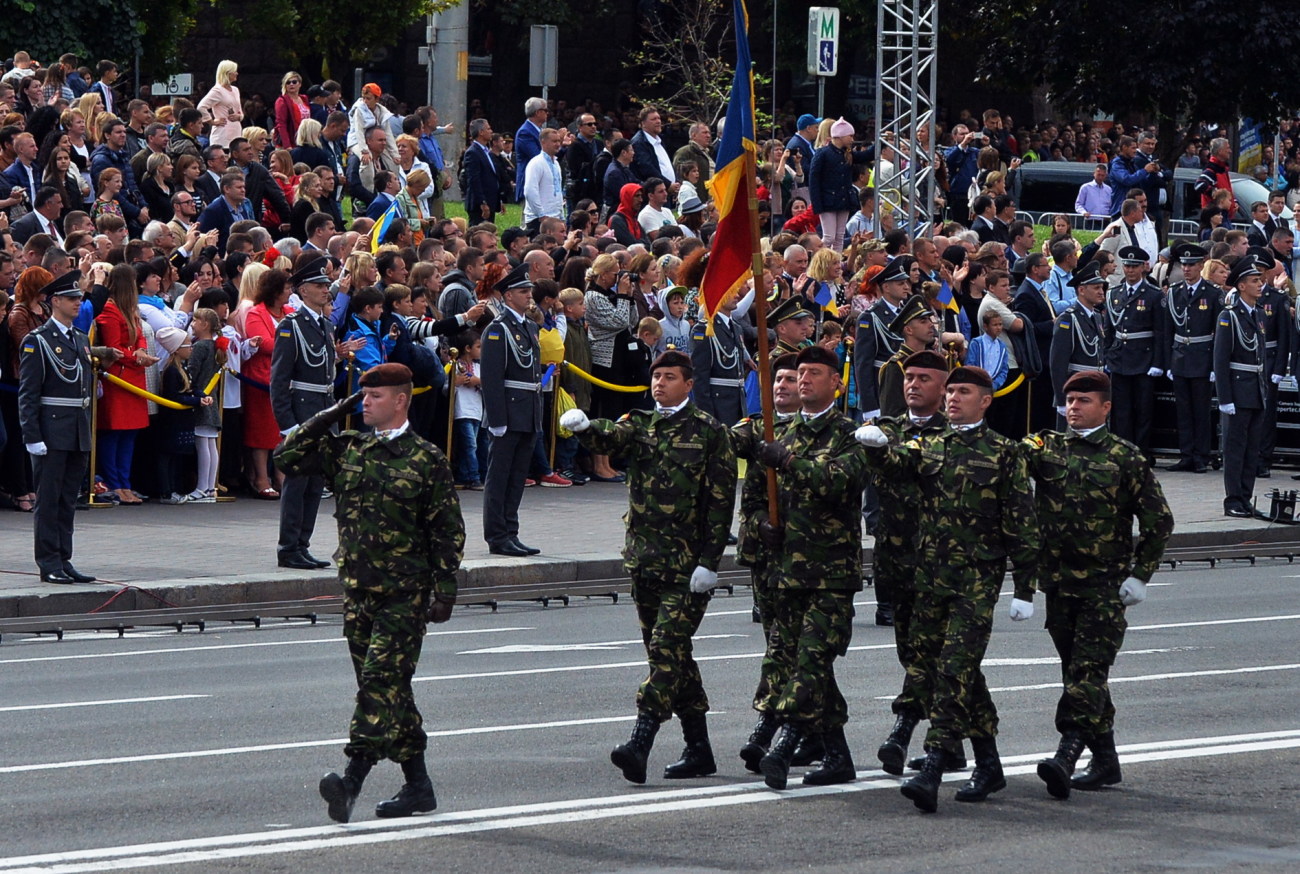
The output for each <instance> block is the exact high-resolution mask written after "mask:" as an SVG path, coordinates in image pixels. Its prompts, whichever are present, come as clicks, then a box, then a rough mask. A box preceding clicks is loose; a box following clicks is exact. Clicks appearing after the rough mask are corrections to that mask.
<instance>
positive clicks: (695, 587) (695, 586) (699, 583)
mask: <svg viewBox="0 0 1300 874" xmlns="http://www.w3.org/2000/svg"><path fill="white" fill-rule="evenodd" d="M584 418H586V417H585V416H584ZM717 585H718V572H717V571H711V570H709V569H708V568H706V567H701V566H697V567H696V568H695V573H693V574H691V591H692V592H694V593H695V594H697V595H703V594H704V593H705V592H712V591H713V590H714V588H716V587H717Z"/></svg>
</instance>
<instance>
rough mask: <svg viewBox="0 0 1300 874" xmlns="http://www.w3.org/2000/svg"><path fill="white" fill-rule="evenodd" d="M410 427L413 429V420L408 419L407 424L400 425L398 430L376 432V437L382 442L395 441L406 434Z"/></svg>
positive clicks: (390, 429)
mask: <svg viewBox="0 0 1300 874" xmlns="http://www.w3.org/2000/svg"><path fill="white" fill-rule="evenodd" d="M409 427H411V420H410V419H407V420H406V421H405V422H403V423H402V424H400V425H398V426H397V427H396V428H389V429H388V430H387V431H376V432H375V436H376V437H378V438H379V439H380V440H393V439H395V438H397V437H401V436H402V435H403V434H405V433H406V429H407V428H409Z"/></svg>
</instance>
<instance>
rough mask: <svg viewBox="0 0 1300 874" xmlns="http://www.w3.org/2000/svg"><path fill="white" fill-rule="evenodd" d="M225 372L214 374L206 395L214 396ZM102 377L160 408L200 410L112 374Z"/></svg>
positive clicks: (205, 390) (204, 391)
mask: <svg viewBox="0 0 1300 874" xmlns="http://www.w3.org/2000/svg"><path fill="white" fill-rule="evenodd" d="M225 370H226V368H222V369H221V370H218V371H217V372H216V373H214V374H212V379H211V380H210V381H209V382H208V387H207V388H206V389H204V390H203V393H204V394H205V395H210V394H212V390H213V389H214V388H216V387H217V382H218V381H219V380H220V379H221V374H222V373H223V372H224V371H225ZM100 376H102V377H103V378H104V379H106V380H108V381H109V382H111V383H113V385H116V386H119V387H121V388H124V389H126V390H127V391H129V392H131V394H135V395H139V396H140V397H142V398H144V399H145V400H149V401H153V402H154V403H155V404H158V405H159V406H162V407H166V408H167V409H169V410H196V409H198V407H192V406H190V405H189V404H182V403H178V402H176V401H173V400H168V399H167V398H163V397H159V396H158V395H156V394H154V393H153V392H151V391H148V390H146V389H143V388H140V387H139V386H138V385H132V384H131V383H129V382H127V381H126V380H125V379H122V378H121V377H120V376H114V375H113V374H111V373H101V374H100Z"/></svg>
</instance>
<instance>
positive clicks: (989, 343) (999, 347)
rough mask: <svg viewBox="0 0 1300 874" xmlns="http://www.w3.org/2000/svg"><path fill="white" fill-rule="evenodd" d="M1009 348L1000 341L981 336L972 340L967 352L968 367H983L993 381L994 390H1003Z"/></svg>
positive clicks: (985, 335)
mask: <svg viewBox="0 0 1300 874" xmlns="http://www.w3.org/2000/svg"><path fill="white" fill-rule="evenodd" d="M1008 360H1009V359H1008V357H1007V347H1006V345H1005V344H1004V343H1003V342H1002V340H1000V339H994V338H993V337H990V336H989V335H988V334H980V335H979V336H978V337H976V338H975V339H973V340H971V343H970V348H969V349H968V350H967V351H966V365H967V366H968V367H982V368H984V370H985V371H986V372H987V373H988V375H989V376H990V377H991V378H992V380H993V390H994V391H997V390H998V389H1000V388H1002V386H1003V384H1004V383H1005V382H1006V381H1007V362H1008Z"/></svg>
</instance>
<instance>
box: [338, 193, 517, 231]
mask: <svg viewBox="0 0 1300 874" xmlns="http://www.w3.org/2000/svg"><path fill="white" fill-rule="evenodd" d="M444 208H445V211H446V213H447V218H456V217H457V216H460V217H461V218H466V216H465V204H463V203H461V202H460V201H459V200H448V201H447V202H446V205H445V207H444ZM351 221H352V198H350V197H345V198H343V223H344V224H345V225H346V224H348V223H350V222H351ZM475 223H476V222H474V221H470V224H471V225H473V224H475ZM523 223H524V207H523V204H520V203H507V204H506V208H505V210H504V211H503V212H501V213H499V214H498V215H497V217H496V226H497V227H498V228H501V229H504V228H514V227H519V226H520V225H522V224H523Z"/></svg>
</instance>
